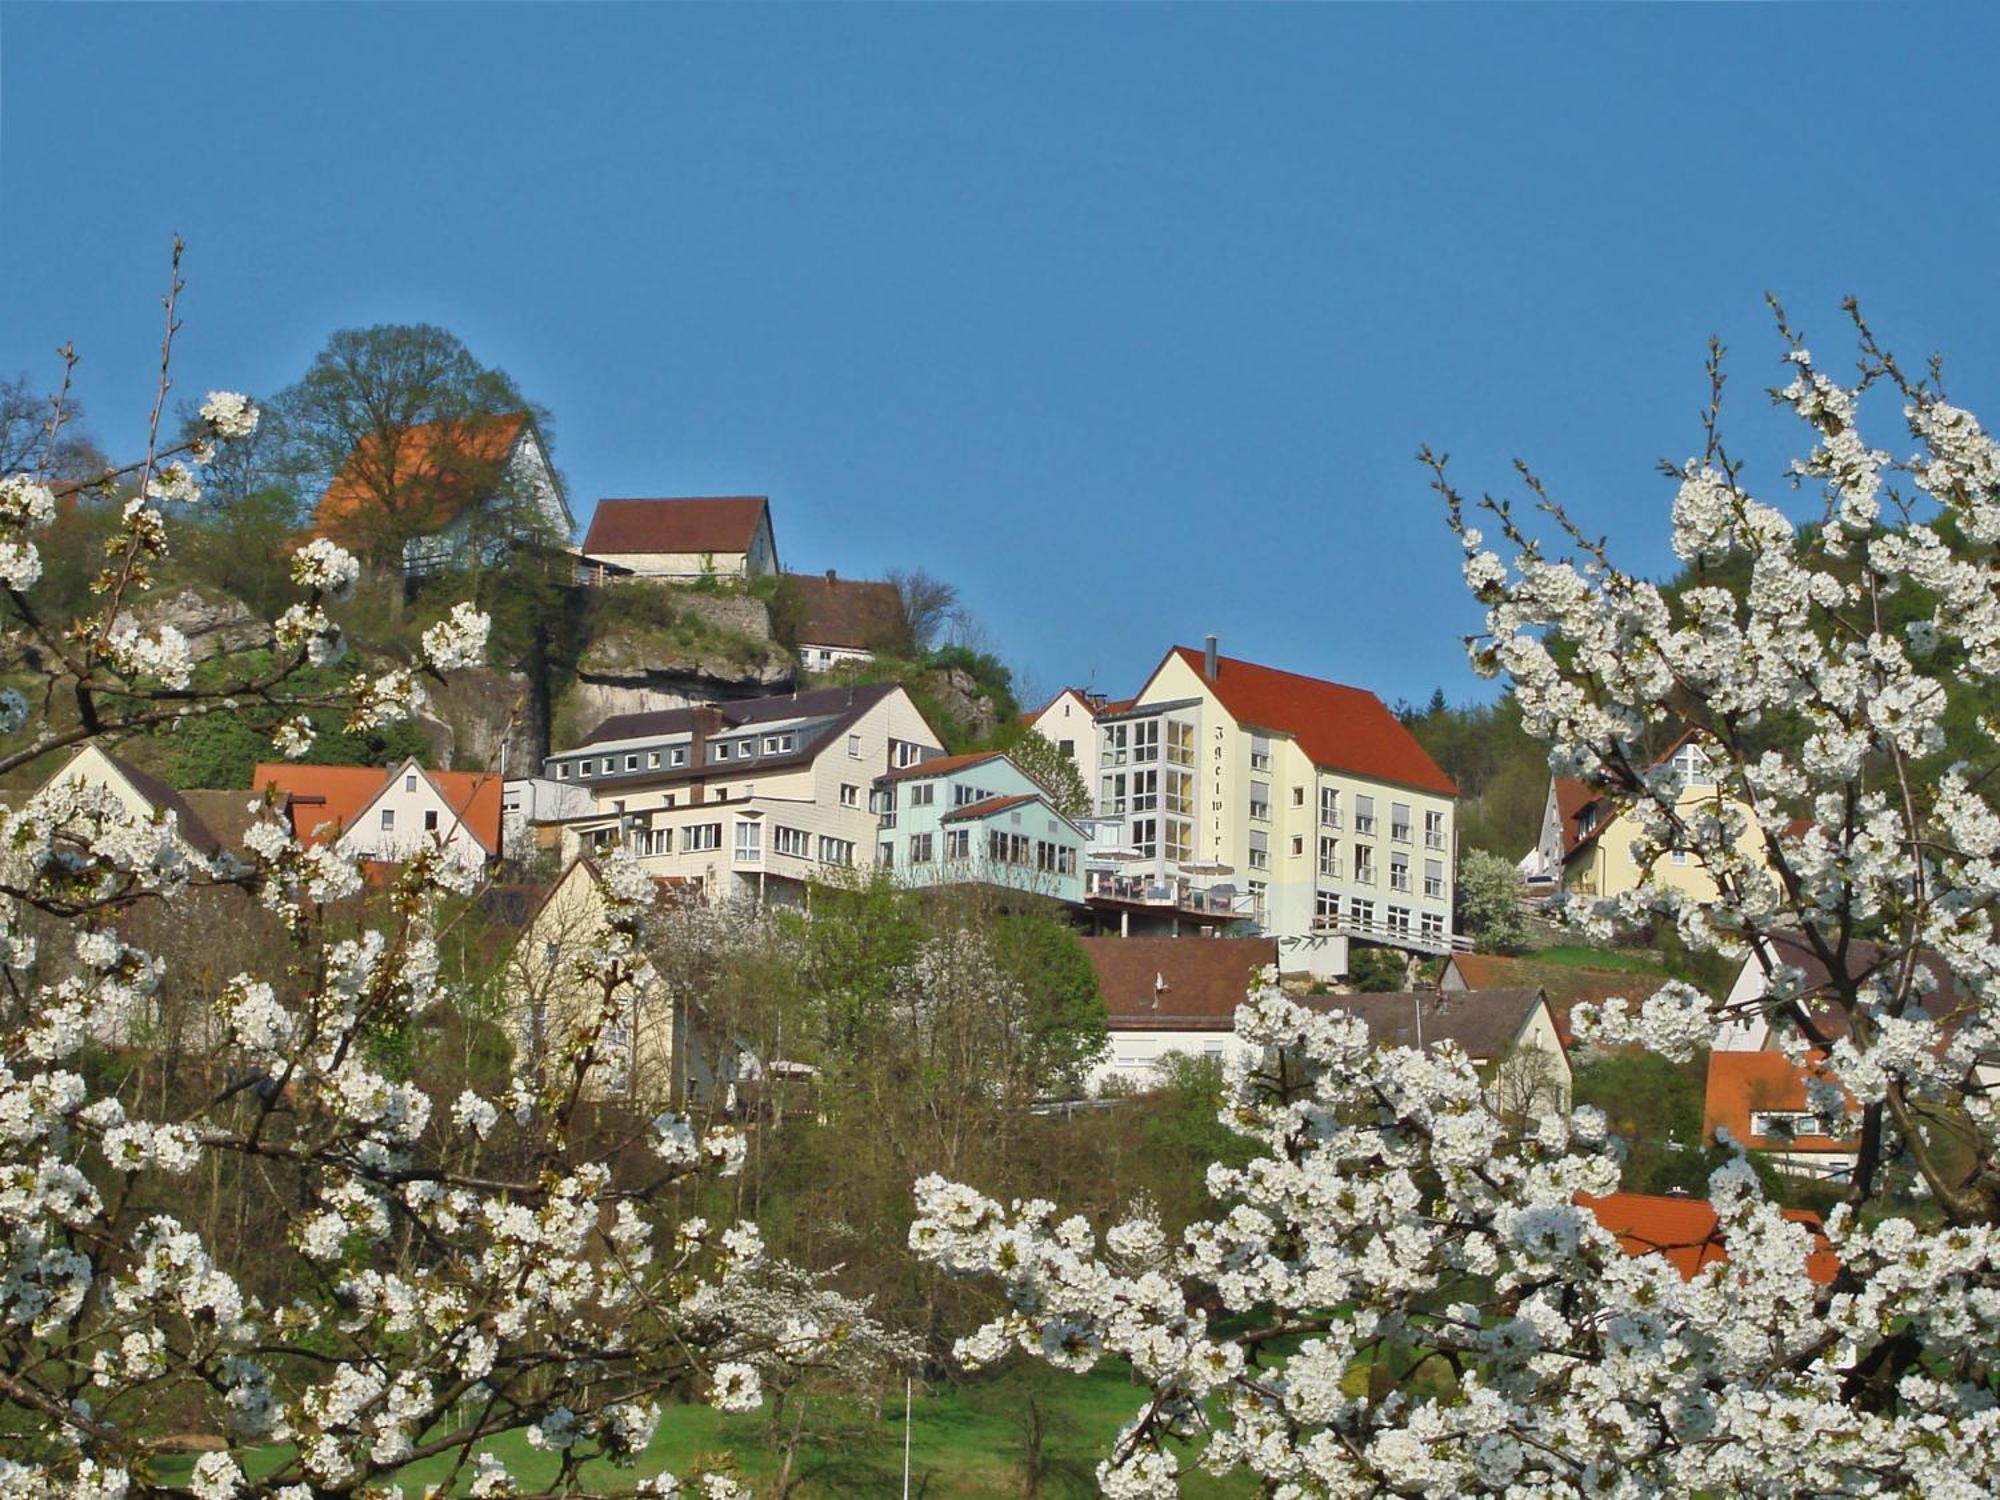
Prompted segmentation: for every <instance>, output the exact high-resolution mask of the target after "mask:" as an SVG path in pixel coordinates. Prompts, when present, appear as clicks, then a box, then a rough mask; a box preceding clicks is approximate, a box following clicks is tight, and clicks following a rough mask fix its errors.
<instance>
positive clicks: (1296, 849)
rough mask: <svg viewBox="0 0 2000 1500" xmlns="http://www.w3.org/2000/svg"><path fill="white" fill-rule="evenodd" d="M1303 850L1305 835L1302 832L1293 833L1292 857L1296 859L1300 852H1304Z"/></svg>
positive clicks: (1304, 847)
mask: <svg viewBox="0 0 2000 1500" xmlns="http://www.w3.org/2000/svg"><path fill="white" fill-rule="evenodd" d="M1305 852H1306V836H1305V835H1304V834H1302V833H1295V834H1293V835H1292V858H1293V859H1297V858H1298V857H1299V856H1300V855H1301V854H1304V853H1305Z"/></svg>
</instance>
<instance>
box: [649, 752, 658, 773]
mask: <svg viewBox="0 0 2000 1500" xmlns="http://www.w3.org/2000/svg"><path fill="white" fill-rule="evenodd" d="M659 768H660V752H659V751H657V750H649V751H647V752H646V769H647V770H649V771H657V770H659Z"/></svg>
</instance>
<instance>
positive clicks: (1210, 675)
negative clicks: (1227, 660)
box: [1201, 636, 1217, 682]
mask: <svg viewBox="0 0 2000 1500" xmlns="http://www.w3.org/2000/svg"><path fill="white" fill-rule="evenodd" d="M1216 666H1217V661H1216V655H1215V637H1214V636H1209V637H1208V639H1207V641H1206V643H1205V644H1204V645H1203V648H1202V654H1201V675H1202V676H1204V677H1206V678H1207V679H1208V680H1209V681H1210V682H1213V681H1215V672H1216Z"/></svg>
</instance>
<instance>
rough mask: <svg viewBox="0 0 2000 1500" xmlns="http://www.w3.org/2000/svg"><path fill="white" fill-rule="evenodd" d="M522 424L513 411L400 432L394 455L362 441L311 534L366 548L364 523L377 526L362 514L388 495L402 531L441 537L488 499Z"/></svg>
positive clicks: (522, 415)
mask: <svg viewBox="0 0 2000 1500" xmlns="http://www.w3.org/2000/svg"><path fill="white" fill-rule="evenodd" d="M527 423H528V414H527V413H526V412H524V411H516V412H507V413H504V414H501V415H495V416H468V417H465V418H461V419H455V420H452V421H449V422H420V423H418V424H417V425H416V426H414V427H410V428H406V429H405V430H404V431H403V432H401V433H400V434H399V435H398V436H397V438H396V441H395V444H394V446H393V447H390V446H389V445H387V444H385V443H384V442H383V441H382V439H381V438H379V437H377V436H374V435H372V434H371V435H369V436H367V437H364V438H362V439H361V441H360V442H358V443H356V444H355V445H354V451H353V452H352V453H350V454H349V455H348V457H347V462H346V463H345V464H343V465H342V466H341V470H340V472H339V473H338V474H336V475H335V476H334V478H333V483H331V484H329V485H328V486H327V487H326V493H325V494H323V495H321V496H320V498H319V505H318V507H317V508H316V509H315V510H314V511H313V530H315V531H316V532H319V533H320V534H321V535H324V536H330V537H332V538H333V539H334V540H335V541H338V542H341V543H343V544H349V543H357V542H361V543H365V542H366V541H367V540H368V539H369V538H368V530H369V525H368V523H369V521H370V520H371V519H377V518H371V517H368V516H367V515H366V514H365V512H367V511H368V510H370V509H371V508H377V507H379V506H380V505H381V502H382V496H383V495H384V494H386V493H389V492H390V491H391V490H393V492H394V493H395V496H396V505H397V518H396V519H397V523H398V525H399V527H401V526H405V525H407V529H409V530H411V531H413V532H417V533H422V532H430V531H438V530H441V529H442V528H443V527H445V526H448V525H449V524H451V522H453V521H454V520H456V519H457V518H458V517H459V515H460V514H462V513H463V512H464V511H465V510H466V509H467V508H468V507H470V506H472V505H474V504H476V503H478V502H479V501H481V500H484V499H486V498H488V497H489V496H490V495H491V494H492V492H493V489H494V487H495V485H496V484H497V482H498V479H499V471H500V466H501V465H503V464H505V463H506V462H507V456H508V455H509V454H511V453H512V452H513V451H514V445H515V444H516V443H517V442H519V441H520V438H521V432H522V430H523V429H524V428H525V427H526V426H527Z"/></svg>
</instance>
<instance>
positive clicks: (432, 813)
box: [424, 808, 438, 833]
mask: <svg viewBox="0 0 2000 1500" xmlns="http://www.w3.org/2000/svg"><path fill="white" fill-rule="evenodd" d="M437 826H438V815H437V809H436V808H432V809H430V810H429V811H428V812H426V813H425V814H424V832H425V833H436V832H437Z"/></svg>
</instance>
